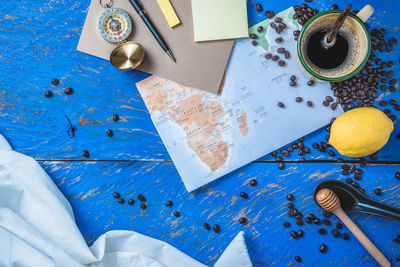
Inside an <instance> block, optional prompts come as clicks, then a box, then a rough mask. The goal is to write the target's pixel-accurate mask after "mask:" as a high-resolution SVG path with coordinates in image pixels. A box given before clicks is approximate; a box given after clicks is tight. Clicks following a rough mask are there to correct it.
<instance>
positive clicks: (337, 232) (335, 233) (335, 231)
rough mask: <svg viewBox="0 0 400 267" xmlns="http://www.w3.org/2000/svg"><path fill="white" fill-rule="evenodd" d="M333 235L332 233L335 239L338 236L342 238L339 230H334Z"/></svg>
mask: <svg viewBox="0 0 400 267" xmlns="http://www.w3.org/2000/svg"><path fill="white" fill-rule="evenodd" d="M331 233H332V236H333V237H338V236H340V233H339V231H338V230H337V229H332V231H331Z"/></svg>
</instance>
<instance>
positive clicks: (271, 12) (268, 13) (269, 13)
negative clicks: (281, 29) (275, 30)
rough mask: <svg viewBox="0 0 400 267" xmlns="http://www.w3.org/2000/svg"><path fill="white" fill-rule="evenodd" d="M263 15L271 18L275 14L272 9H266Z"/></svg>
mask: <svg viewBox="0 0 400 267" xmlns="http://www.w3.org/2000/svg"><path fill="white" fill-rule="evenodd" d="M265 16H266V17H267V18H269V19H272V18H273V17H274V16H275V12H274V11H267V12H265Z"/></svg>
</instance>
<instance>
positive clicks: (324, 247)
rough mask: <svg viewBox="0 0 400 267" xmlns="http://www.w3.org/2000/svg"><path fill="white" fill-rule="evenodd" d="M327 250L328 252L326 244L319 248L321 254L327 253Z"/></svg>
mask: <svg viewBox="0 0 400 267" xmlns="http://www.w3.org/2000/svg"><path fill="white" fill-rule="evenodd" d="M326 250H327V246H326V245H325V244H322V245H321V246H320V247H319V252H321V253H325V252H326Z"/></svg>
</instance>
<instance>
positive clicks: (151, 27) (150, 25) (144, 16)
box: [129, 0, 176, 62]
mask: <svg viewBox="0 0 400 267" xmlns="http://www.w3.org/2000/svg"><path fill="white" fill-rule="evenodd" d="M129 2H131V4H132V6H133V8H134V9H135V10H136V12H137V13H138V14H139V16H140V17H141V18H142V20H143V22H144V23H145V24H146V26H147V28H149V30H150V32H151V33H152V34H153V36H154V38H156V40H157V42H158V44H159V45H160V46H161V47H162V49H163V50H164V51H165V53H167V55H168V56H169V57H170V58H171V59H172V60H173V61H174V62H176V60H175V58H174V56H173V55H172V52H171V49H169V48H168V45H167V44H166V42H165V41H164V39H163V38H162V37H161V35H160V33H159V32H158V31H157V29H156V28H155V27H154V25H153V23H151V21H150V19H149V17H147V12H146V10H145V9H144V7H143V4H142V2H140V0H129Z"/></svg>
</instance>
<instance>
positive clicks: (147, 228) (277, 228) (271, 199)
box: [41, 161, 400, 266]
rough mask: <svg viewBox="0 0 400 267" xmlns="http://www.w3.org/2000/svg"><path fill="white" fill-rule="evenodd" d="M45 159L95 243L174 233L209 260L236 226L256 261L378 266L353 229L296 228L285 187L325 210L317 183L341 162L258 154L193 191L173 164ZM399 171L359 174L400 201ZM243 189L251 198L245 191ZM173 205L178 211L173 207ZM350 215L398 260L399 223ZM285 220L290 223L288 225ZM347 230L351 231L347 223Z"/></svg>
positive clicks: (369, 187) (336, 172)
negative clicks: (113, 234) (126, 233)
mask: <svg viewBox="0 0 400 267" xmlns="http://www.w3.org/2000/svg"><path fill="white" fill-rule="evenodd" d="M41 165H42V166H43V167H44V168H45V170H46V171H47V172H48V173H49V174H50V176H51V177H52V179H53V180H54V182H55V183H56V184H57V186H58V187H59V188H60V190H61V191H62V192H63V193H64V195H65V196H66V197H67V199H68V200H69V201H70V203H71V205H72V207H73V210H74V213H75V216H76V221H77V224H78V227H79V228H80V230H81V231H82V233H83V236H84V238H85V240H86V241H87V242H88V243H89V244H91V243H93V241H94V240H95V239H96V238H97V237H99V236H100V235H101V234H103V233H104V232H106V231H109V230H116V229H126V230H134V231H137V232H139V233H143V234H146V235H149V236H151V237H154V238H158V239H161V240H164V241H167V242H168V243H170V244H172V245H174V246H176V247H177V248H178V249H181V250H182V251H183V252H185V253H187V254H189V255H190V256H192V257H194V258H195V259H197V260H199V261H201V262H203V263H206V264H208V265H211V264H212V263H214V262H215V261H216V259H217V258H218V257H219V256H220V255H221V253H222V251H223V250H224V248H225V247H226V246H227V245H228V244H229V242H230V240H231V239H232V238H233V237H234V236H235V235H236V233H237V232H239V231H241V230H243V231H245V235H246V239H247V245H248V247H249V252H250V256H251V259H252V260H253V263H254V266H269V265H271V264H273V265H277V266H287V265H290V264H292V263H293V262H294V257H295V256H296V255H299V256H301V257H302V259H303V263H304V264H305V265H306V266H311V265H314V266H321V265H340V266H358V265H360V264H365V265H367V266H376V263H375V261H374V260H373V259H371V256H369V255H368V253H367V251H366V250H365V249H364V248H362V247H361V245H360V244H359V243H358V241H357V240H356V239H355V237H354V236H352V235H351V234H350V240H348V241H345V240H343V239H341V238H334V237H333V236H331V234H330V233H329V232H330V230H331V229H333V227H327V226H322V225H319V226H316V225H308V224H305V225H304V226H302V227H299V226H297V225H296V224H295V220H293V219H290V218H288V217H287V215H286V212H287V206H286V205H287V203H288V201H287V200H286V195H287V194H288V193H292V194H293V195H294V196H295V200H294V202H293V203H294V205H295V207H296V208H297V209H299V211H300V212H302V213H303V214H304V215H305V216H306V215H307V214H308V213H310V212H312V213H314V214H315V215H316V216H317V217H319V218H321V219H322V218H323V216H322V210H321V209H320V208H319V207H318V206H317V205H316V204H315V203H314V201H313V199H312V190H313V188H314V186H315V185H316V184H318V183H319V182H320V181H322V180H325V179H329V178H330V179H340V180H344V179H345V178H346V177H344V176H343V175H342V174H341V172H340V171H341V167H340V165H339V164H333V163H329V164H328V163H326V164H311V163H310V164H306V166H304V165H305V164H287V165H286V168H285V169H284V170H282V171H279V170H277V168H276V166H275V165H276V163H252V164H249V165H248V166H246V167H243V168H241V169H239V170H237V171H235V172H233V173H232V174H231V175H228V176H226V177H225V178H223V179H221V180H218V181H216V182H213V183H211V184H210V185H207V186H204V187H203V188H201V189H199V190H197V191H195V192H194V193H192V194H190V193H188V192H186V190H185V188H184V186H183V183H182V182H181V180H180V178H179V175H178V173H177V171H176V169H175V168H174V166H173V165H172V164H171V163H162V162H135V163H132V162H131V163H114V162H96V163H95V162H91V163H84V162H47V161H45V162H41ZM397 171H400V166H399V165H373V166H372V165H371V166H367V167H366V168H364V174H363V175H362V176H363V179H362V180H361V181H359V183H360V185H361V186H362V187H363V188H365V190H366V191H367V195H368V196H371V197H373V198H374V199H377V200H380V201H383V202H384V203H387V204H390V205H393V206H395V207H398V208H400V203H399V201H398V196H399V194H400V186H399V180H396V179H395V173H396V172H397ZM251 179H257V181H258V185H257V186H256V187H251V186H250V185H249V181H250V180H251ZM377 187H379V188H381V189H382V190H383V194H382V195H380V196H375V195H374V193H373V191H374V189H375V188H377ZM115 191H117V192H119V193H120V194H121V196H122V197H123V198H125V199H129V198H133V199H134V200H135V201H136V203H135V204H134V205H133V206H130V205H128V204H126V203H125V204H122V205H121V204H118V203H117V201H116V200H115V199H114V198H113V196H112V193H113V192H115ZM241 191H243V192H246V193H247V194H248V195H249V199H243V198H241V197H240V196H239V193H240V192H241ZM137 194H143V195H144V196H145V198H146V199H147V204H148V208H147V209H146V210H144V211H142V210H141V209H140V208H139V203H138V201H137V199H136V196H137ZM168 200H172V201H173V203H174V205H173V207H172V208H169V207H167V206H165V202H166V201H168ZM175 210H178V211H179V212H180V213H181V217H179V218H176V217H174V216H173V215H172V213H173V211H175ZM240 216H246V217H247V218H248V220H249V222H248V224H246V225H240V224H239V222H238V218H239V217H240ZM351 217H352V218H353V219H354V220H355V222H356V224H358V225H359V226H360V228H361V229H362V230H364V231H365V232H366V234H367V235H368V236H369V237H370V238H371V240H372V241H373V242H374V243H375V244H376V245H377V247H378V248H380V249H381V250H382V251H383V253H384V254H385V255H386V256H387V257H388V258H390V259H391V262H392V263H397V260H396V259H398V258H400V249H399V248H400V245H399V244H396V243H394V242H393V241H392V240H393V239H395V238H396V234H400V222H398V221H393V220H389V219H385V218H382V217H377V216H368V215H361V214H352V215H351ZM330 220H331V222H332V225H336V223H337V222H338V220H337V218H336V217H334V216H332V217H330ZM285 221H289V222H290V223H292V226H291V227H290V228H284V227H283V226H282V224H283V223H284V222H285ZM204 222H208V223H210V224H211V225H212V224H219V225H220V226H221V229H222V230H221V233H219V234H215V233H212V232H209V231H206V230H205V229H204V227H203V223H204ZM319 227H321V228H325V229H326V230H328V234H327V235H324V236H322V235H319V234H318V233H317V230H318V228H319ZM298 229H303V230H304V232H305V234H304V237H302V238H299V239H297V240H293V239H292V238H291V237H290V231H291V230H298ZM340 232H341V233H344V232H345V233H349V231H348V230H347V229H346V227H344V228H343V229H342V230H340ZM322 243H325V244H326V245H327V246H328V252H327V253H326V254H321V253H320V252H318V248H319V246H320V245H321V244H322Z"/></svg>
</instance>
